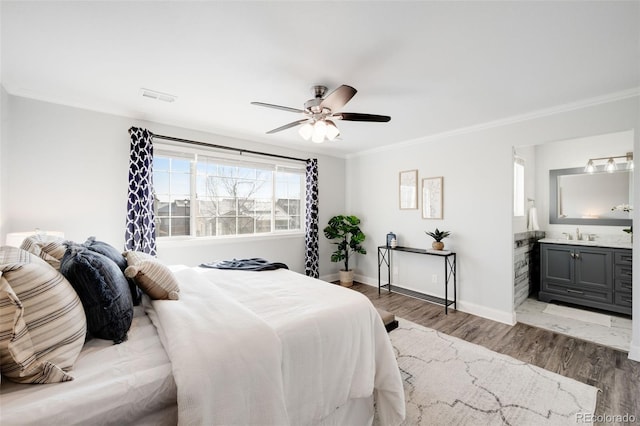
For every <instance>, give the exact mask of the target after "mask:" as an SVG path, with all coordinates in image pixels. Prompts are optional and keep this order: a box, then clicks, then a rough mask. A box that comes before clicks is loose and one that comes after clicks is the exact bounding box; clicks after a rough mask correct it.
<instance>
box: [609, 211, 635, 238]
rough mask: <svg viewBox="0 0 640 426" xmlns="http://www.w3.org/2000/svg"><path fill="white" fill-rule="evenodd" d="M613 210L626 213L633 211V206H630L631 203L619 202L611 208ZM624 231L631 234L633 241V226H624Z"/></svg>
mask: <svg viewBox="0 0 640 426" xmlns="http://www.w3.org/2000/svg"><path fill="white" fill-rule="evenodd" d="M611 211H623V212H626V213H631V212H632V211H633V206H630V205H629V204H618V205H617V206H613V207H612V208H611ZM622 231H623V232H626V233H627V234H629V235H630V236H631V242H633V226H630V227H628V228H624V229H623V230H622Z"/></svg>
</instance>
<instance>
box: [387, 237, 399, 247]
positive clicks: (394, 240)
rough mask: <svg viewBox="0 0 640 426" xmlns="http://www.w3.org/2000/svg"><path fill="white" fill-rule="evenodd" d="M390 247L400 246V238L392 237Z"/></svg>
mask: <svg viewBox="0 0 640 426" xmlns="http://www.w3.org/2000/svg"><path fill="white" fill-rule="evenodd" d="M389 247H391V248H396V247H398V240H397V239H396V238H392V239H391V244H390V245H389Z"/></svg>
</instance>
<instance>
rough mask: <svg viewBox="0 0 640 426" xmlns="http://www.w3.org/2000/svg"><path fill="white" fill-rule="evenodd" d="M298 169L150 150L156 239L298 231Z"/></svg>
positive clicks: (301, 212) (300, 180) (300, 170)
mask: <svg viewBox="0 0 640 426" xmlns="http://www.w3.org/2000/svg"><path fill="white" fill-rule="evenodd" d="M304 174H305V170H304V168H303V167H295V166H292V165H287V164H284V165H283V164H279V163H274V162H259V161H258V160H256V161H254V162H249V161H244V160H239V159H234V158H230V157H227V156H222V155H220V156H217V155H212V154H210V153H201V152H194V153H191V154H184V153H181V152H177V151H173V150H169V149H156V151H155V154H154V165H153V186H154V192H155V203H154V209H155V215H156V233H157V235H158V237H173V236H193V237H210V236H234V235H256V234H269V233H278V232H289V231H302V230H303V221H302V217H303V215H304V210H303V209H304V204H303V201H304Z"/></svg>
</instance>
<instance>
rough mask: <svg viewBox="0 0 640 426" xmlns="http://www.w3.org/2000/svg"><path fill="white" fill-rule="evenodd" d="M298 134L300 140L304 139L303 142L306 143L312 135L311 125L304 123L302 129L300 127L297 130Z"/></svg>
mask: <svg viewBox="0 0 640 426" xmlns="http://www.w3.org/2000/svg"><path fill="white" fill-rule="evenodd" d="M298 133H300V136H302V139H304V140H305V141H308V140H309V139H311V136H312V135H313V125H312V124H311V123H305V124H304V125H303V126H302V127H300V129H299V130H298Z"/></svg>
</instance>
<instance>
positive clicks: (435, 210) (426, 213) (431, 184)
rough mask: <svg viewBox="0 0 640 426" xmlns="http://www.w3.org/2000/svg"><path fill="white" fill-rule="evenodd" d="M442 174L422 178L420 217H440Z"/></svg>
mask: <svg viewBox="0 0 640 426" xmlns="http://www.w3.org/2000/svg"><path fill="white" fill-rule="evenodd" d="M442 180H443V179H442V176H439V177H431V178H424V179H422V218H423V219H442V217H443V216H442V196H443V187H442Z"/></svg>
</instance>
